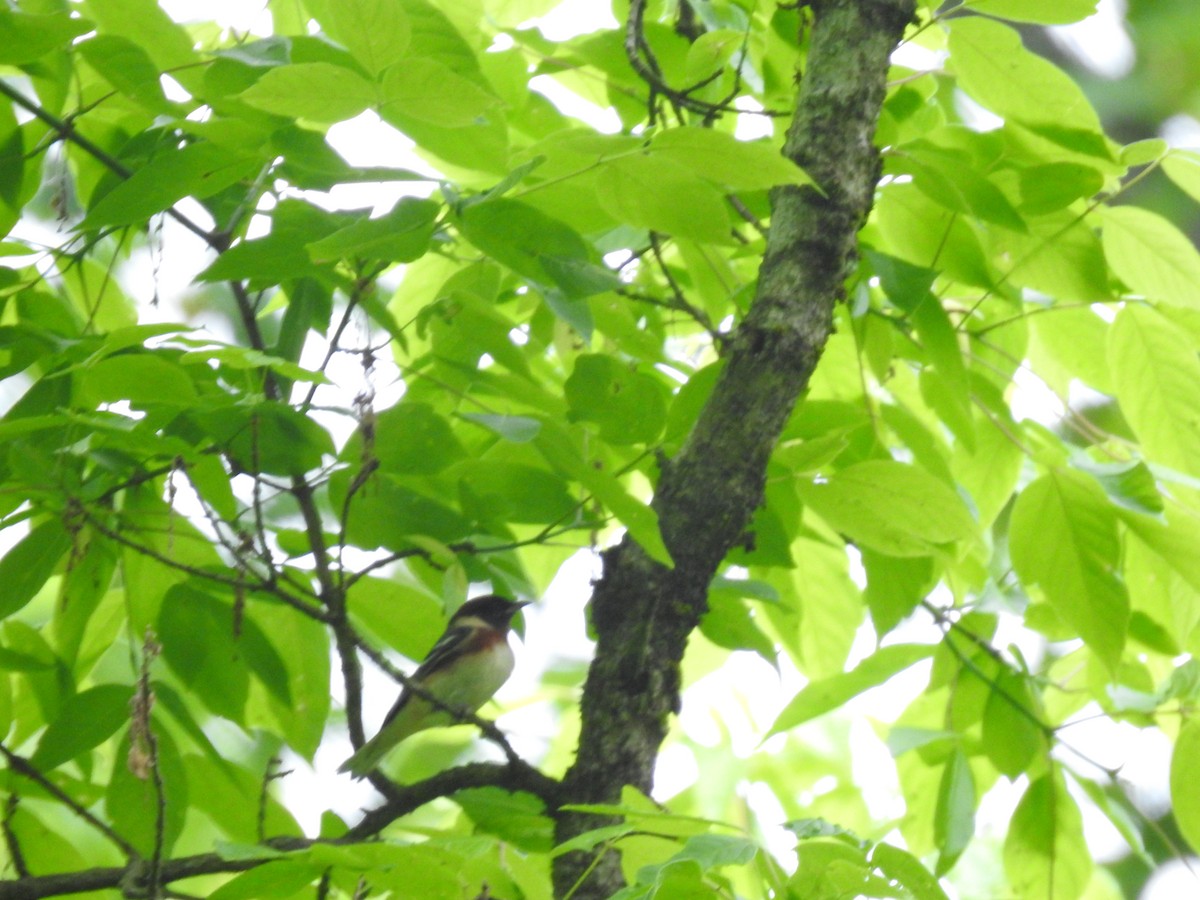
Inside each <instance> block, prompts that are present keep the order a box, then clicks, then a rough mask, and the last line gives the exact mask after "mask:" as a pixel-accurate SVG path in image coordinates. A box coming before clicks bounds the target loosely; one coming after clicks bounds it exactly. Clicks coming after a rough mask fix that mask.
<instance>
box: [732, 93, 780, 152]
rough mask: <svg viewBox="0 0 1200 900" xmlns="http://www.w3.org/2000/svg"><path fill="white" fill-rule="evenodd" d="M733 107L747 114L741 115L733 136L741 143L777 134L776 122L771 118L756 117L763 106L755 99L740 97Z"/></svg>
mask: <svg viewBox="0 0 1200 900" xmlns="http://www.w3.org/2000/svg"><path fill="white" fill-rule="evenodd" d="M733 105H734V106H736V107H737V108H738V109H744V110H746V112H743V113H739V114H738V117H737V126H736V127H735V128H734V130H733V136H734V137H736V138H737V139H738V140H739V141H753V140H756V139H757V138H763V137H771V136H773V135H774V134H775V122H774V121H773V120H772V119H771V117H770V116H761V115H755V113H761V112H762V109H763V107H762V104H761V103H759V102H758V101H757V100H755V99H754V98H753V97H738V98H737V99H736V100H735V101H734V102H733Z"/></svg>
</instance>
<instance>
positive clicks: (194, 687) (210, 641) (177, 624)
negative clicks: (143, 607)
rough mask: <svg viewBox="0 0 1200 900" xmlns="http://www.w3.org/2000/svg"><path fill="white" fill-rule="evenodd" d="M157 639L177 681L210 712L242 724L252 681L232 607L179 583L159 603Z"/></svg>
mask: <svg viewBox="0 0 1200 900" xmlns="http://www.w3.org/2000/svg"><path fill="white" fill-rule="evenodd" d="M158 636H159V639H160V641H161V642H162V647H163V659H164V660H166V663H167V665H169V666H170V667H171V671H172V672H174V673H175V677H176V678H178V679H179V680H180V682H182V683H183V684H184V686H186V687H187V688H188V689H189V690H191V691H192V692H194V693H195V694H196V695H197V696H198V697H199V698H200V700H201V701H202V702H203V703H204V705H205V706H207V707H208V708H209V709H210V710H212V711H213V712H214V713H216V714H217V715H219V716H224V717H225V718H227V719H230V720H232V721H234V722H241V721H242V714H243V709H244V707H245V705H246V696H247V693H248V690H249V684H250V682H249V677H250V676H249V673H248V671H247V669H246V664H245V662H244V661H243V659H242V653H241V652H240V649H239V647H238V643H237V639H236V638H235V636H234V622H233V610H232V608H231V607H229V606H228V605H227V604H225V603H222V602H221V601H219V600H217V599H215V598H213V597H210V596H208V595H207V594H204V593H201V592H200V591H198V590H196V589H195V588H194V587H191V586H190V585H187V584H177V585H175V586H174V587H172V588H170V590H168V591H167V593H166V596H165V597H164V598H163V603H162V610H161V612H160V613H159V617H158Z"/></svg>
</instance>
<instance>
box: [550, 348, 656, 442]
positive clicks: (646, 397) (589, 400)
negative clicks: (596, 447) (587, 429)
mask: <svg viewBox="0 0 1200 900" xmlns="http://www.w3.org/2000/svg"><path fill="white" fill-rule="evenodd" d="M564 392H565V394H566V398H567V404H568V405H569V406H570V418H571V419H572V420H574V421H583V422H594V423H595V424H597V425H599V426H600V436H601V437H602V438H604V440H606V441H609V442H610V443H613V444H640V443H650V442H651V441H653V440H654V439H655V438H657V437H658V436H659V434H661V433H662V429H663V426H664V425H665V424H666V420H667V397H666V390H665V389H664V388H663V386H662V384H661V382H659V381H658V379H656V378H654V377H653V376H650V375H646V374H643V373H641V372H636V371H631V370H630V368H629V367H628V366H624V365H621V363H619V362H618V361H617V360H615V359H613V358H612V357H611V356H606V355H603V354H598V353H596V354H586V355H584V356H580V357H579V358H578V359H576V360H575V369H574V371H572V372H571V376H570V377H569V378H568V379H567V381H566V384H565V385H564Z"/></svg>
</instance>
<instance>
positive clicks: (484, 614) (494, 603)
mask: <svg viewBox="0 0 1200 900" xmlns="http://www.w3.org/2000/svg"><path fill="white" fill-rule="evenodd" d="M528 605H529V601H527V600H525V601H518V600H509V599H508V598H507V597H499V596H497V595H496V594H487V595H485V596H483V597H476V598H475V599H473V600H468V601H467V602H466V603H464V604H463V605H462V606H460V607H459V608H458V609H457V610H455V611H454V615H453V616H451V617H450V624H451V625H454V624H455V623H456V622H462V621H463V620H465V619H478V620H480V621H481V622H484V623H485V624H487V625H490V626H492V627H493V628H498V629H499V630H501V631H507V630H508V628H509V626H510V625H511V624H512V617H513V616H515V615H516V614H517V611H518V610H519V609H521V607H523V606H528Z"/></svg>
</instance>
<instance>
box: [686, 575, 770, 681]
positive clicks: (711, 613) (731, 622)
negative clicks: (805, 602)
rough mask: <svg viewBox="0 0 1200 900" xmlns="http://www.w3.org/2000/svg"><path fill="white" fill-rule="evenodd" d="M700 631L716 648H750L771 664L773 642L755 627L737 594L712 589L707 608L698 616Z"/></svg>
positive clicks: (743, 602) (756, 625)
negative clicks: (730, 594) (732, 594)
mask: <svg viewBox="0 0 1200 900" xmlns="http://www.w3.org/2000/svg"><path fill="white" fill-rule="evenodd" d="M700 632H701V634H703V635H704V636H705V637H706V638H708V639H709V640H710V641H712V642H713V643H714V644H716V645H717V646H718V647H724V648H726V649H727V650H752V651H754V652H755V653H757V654H758V655H759V656H761V657H762V658H763V659H765V660H766V661H767V662H769V663H770V664H771V665H775V657H776V649H775V642H774V641H772V640H771V639H770V638H769V637H767V635H766V634H764V633H763V631H762V629H761V628H759V626H758V623H757V622H756V620H755V618H754V615H753V610H752V609H751V607H750V605H749V604H747V603H746V602H745V601H744V600H742V599H741V598H740V597H730V596H729V595H728V594H727V593H725V592H723V591H712V592H711V593H710V594H709V598H708V610H707V611H706V612H705V613H704V616H703V618H701V619H700Z"/></svg>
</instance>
